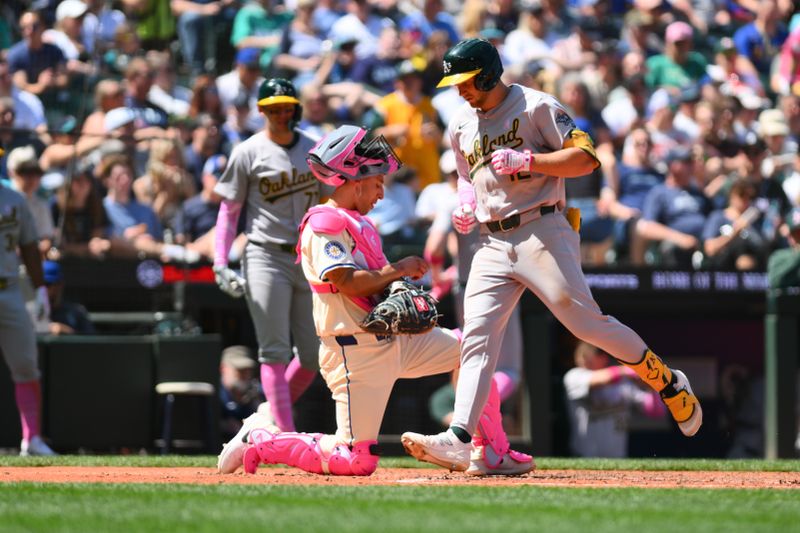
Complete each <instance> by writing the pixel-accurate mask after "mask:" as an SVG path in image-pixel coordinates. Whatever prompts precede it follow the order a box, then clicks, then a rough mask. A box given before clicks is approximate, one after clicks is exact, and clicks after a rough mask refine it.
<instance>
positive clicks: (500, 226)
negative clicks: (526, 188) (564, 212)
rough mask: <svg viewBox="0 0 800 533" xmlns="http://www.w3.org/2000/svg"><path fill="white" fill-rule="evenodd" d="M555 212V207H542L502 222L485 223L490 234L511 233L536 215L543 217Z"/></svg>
mask: <svg viewBox="0 0 800 533" xmlns="http://www.w3.org/2000/svg"><path fill="white" fill-rule="evenodd" d="M555 211H556V206H554V205H543V206H542V207H539V208H534V209H531V210H530V211H525V212H524V213H517V214H516V215H511V216H510V217H507V218H504V219H503V220H493V221H491V222H487V223H486V227H487V228H489V231H491V232H492V233H497V232H498V231H504V232H505V231H511V230H512V229H514V228H516V227H519V225H520V224H522V223H523V222H528V221H531V220H533V219H534V218H537V217H536V215H539V216H541V217H543V216H545V215H549V214H550V213H555Z"/></svg>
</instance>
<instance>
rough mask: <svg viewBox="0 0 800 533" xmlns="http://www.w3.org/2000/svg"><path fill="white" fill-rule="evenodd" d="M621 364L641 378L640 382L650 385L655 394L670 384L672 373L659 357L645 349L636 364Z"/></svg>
mask: <svg viewBox="0 0 800 533" xmlns="http://www.w3.org/2000/svg"><path fill="white" fill-rule="evenodd" d="M621 363H622V364H624V365H625V366H628V367H630V368H632V369H633V371H634V372H636V374H637V375H638V376H639V377H640V378H642V381H644V382H645V383H647V384H648V385H650V387H652V388H653V390H655V391H656V392H662V391H663V390H664V388H666V387H667V386H668V385H670V384H671V383H672V379H673V378H672V371H671V370H670V369H669V367H668V366H667V365H665V364H664V361H662V360H661V358H660V357H659V356H657V355H656V354H654V353H653V352H652V351H651V350H649V349H647V350H645V352H644V356H642V359H641V361H639V362H638V363H626V362H624V361H621Z"/></svg>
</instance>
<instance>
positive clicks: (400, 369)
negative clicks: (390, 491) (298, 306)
mask: <svg viewBox="0 0 800 533" xmlns="http://www.w3.org/2000/svg"><path fill="white" fill-rule="evenodd" d="M366 133H367V132H366V131H365V130H364V129H361V128H358V127H356V126H341V127H339V128H338V129H336V130H334V131H333V132H331V133H329V134H328V135H326V136H325V137H324V138H323V139H322V140H321V141H320V142H319V144H317V146H316V147H315V148H314V150H313V151H312V152H311V153H310V154H309V164H310V166H311V169H312V170H313V172H314V174H315V175H316V176H317V177H318V178H319V179H320V180H321V181H323V182H324V183H326V184H327V185H331V186H334V187H336V190H335V191H334V192H333V195H332V196H331V199H330V200H329V201H328V202H326V203H325V204H324V205H321V206H317V207H314V208H312V209H311V210H310V211H309V213H308V214H307V215H306V217H305V218H304V220H303V222H302V225H301V230H300V232H301V237H300V242H299V243H298V249H299V250H300V254H301V263H302V267H303V272H304V273H305V276H306V278H307V279H308V282H309V283H310V284H311V287H312V291H313V292H314V322H315V325H316V330H317V333H318V334H319V336H320V340H321V346H320V367H321V372H322V375H323V377H324V378H325V381H326V382H327V384H328V387H329V388H330V390H331V393H332V395H333V399H334V401H335V402H336V423H337V431H336V434H335V435H323V434H321V433H315V434H310V433H295V432H278V430H277V428H273V427H270V426H262V427H258V428H256V429H253V430H252V431H250V434H249V436H248V443H249V447H248V449H247V451H246V452H245V454H244V468H245V471H247V472H251V473H253V472H255V471H256V468H257V467H258V465H259V464H260V463H261V462H265V463H268V464H279V463H280V464H287V465H289V466H294V467H297V468H300V469H302V470H305V471H307V472H314V473H318V474H323V473H326V474H333V475H353V476H367V475H370V474H372V472H374V471H375V469H376V468H377V465H378V455H377V454H376V446H377V444H378V441H377V438H378V431H379V430H380V426H381V421H382V419H383V413H384V410H385V409H386V404H387V402H388V400H389V395H390V393H391V391H392V387H393V386H394V383H395V381H396V380H397V379H400V378H417V377H422V376H428V375H433V374H440V373H443V372H449V371H451V370H453V369H454V368H455V367H456V366H458V359H459V352H460V351H459V334H458V332H457V330H455V331H451V330H448V329H443V328H439V327H435V328H433V329H432V330H430V331H428V332H426V333H422V334H419V335H397V336H383V335H375V334H372V333H367V332H365V331H364V330H363V329H361V327H360V325H359V324H360V323H361V321H362V320H363V319H364V317H365V316H366V315H367V313H368V312H369V310H370V309H371V308H372V306H373V305H374V304H375V303H376V302H377V300H376V299H375V298H376V296H377V295H380V293H381V292H382V291H383V290H384V289H385V288H386V287H387V286H388V285H389V284H390V283H392V282H393V281H396V280H399V279H401V278H403V277H405V276H407V277H410V278H412V279H419V278H421V277H422V276H423V275H424V274H425V272H426V271H427V270H428V264H427V263H426V262H425V261H424V260H423V259H422V258H420V257H414V256H411V257H405V258H403V259H401V260H399V261H397V262H395V263H388V261H387V260H386V257H385V256H384V254H383V250H382V249H381V241H380V236H379V235H378V232H377V230H376V229H375V226H374V225H373V224H372V222H371V221H370V220H369V219H368V218H366V217H365V216H364V215H365V214H366V213H368V212H369V211H370V210H371V209H372V207H373V206H374V205H375V203H376V202H377V201H378V200H379V199H380V198H382V197H383V179H384V175H385V174H389V173H391V172H394V171H396V170H397V169H398V168H399V167H400V166H401V165H402V163H401V162H400V161H399V159H397V157H396V156H395V154H394V152H393V151H392V149H391V148H390V147H389V145H388V144H387V143H386V140H385V139H384V138H383V137H376V138H375V139H373V140H371V141H367V140H366V139H365V136H366ZM485 403H486V408H485V409H482V413H481V416H480V420H479V421H478V423H477V425H476V427H477V428H478V429H479V432H480V435H479V436H476V440H475V444H476V447H475V449H474V453H473V455H472V458H471V463H470V465H469V466H470V468H469V470H467V473H468V474H472V475H492V474H506V475H515V474H523V473H526V472H529V471H530V470H532V469H533V467H534V465H533V458H532V457H530V456H528V455H525V454H521V453H518V452H515V451H513V450H511V449H510V447H509V444H508V439H507V437H506V434H505V432H504V431H503V426H502V419H501V415H500V401H499V398H498V393H497V389H496V387H492V388H491V389H490V394H489V401H488V402H485ZM438 464H440V465H442V466H445V467H450V466H451V465H450V463H449V462H448V461H447V460H446V459H445V460H442V461H440V462H439V463H438Z"/></svg>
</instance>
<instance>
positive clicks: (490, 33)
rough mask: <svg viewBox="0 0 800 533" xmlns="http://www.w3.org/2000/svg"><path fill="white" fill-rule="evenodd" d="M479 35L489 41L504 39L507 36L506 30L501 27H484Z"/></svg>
mask: <svg viewBox="0 0 800 533" xmlns="http://www.w3.org/2000/svg"><path fill="white" fill-rule="evenodd" d="M478 36H479V37H480V38H481V39H486V40H487V41H502V40H503V39H505V38H506V32H504V31H503V30H501V29H499V28H484V29H482V30H481V31H480V33H478Z"/></svg>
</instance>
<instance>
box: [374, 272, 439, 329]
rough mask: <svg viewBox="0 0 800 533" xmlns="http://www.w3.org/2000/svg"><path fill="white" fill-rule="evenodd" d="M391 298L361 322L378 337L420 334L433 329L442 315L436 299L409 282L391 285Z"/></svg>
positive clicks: (388, 297) (389, 296)
mask: <svg viewBox="0 0 800 533" xmlns="http://www.w3.org/2000/svg"><path fill="white" fill-rule="evenodd" d="M387 293H388V294H387V296H386V299H384V300H383V301H382V302H380V303H379V304H378V305H376V306H375V307H374V308H373V309H372V311H370V312H369V314H368V315H367V316H366V318H364V320H362V321H361V327H362V328H363V329H364V331H368V332H370V333H376V334H378V335H416V334H419V333H425V332H426V331H429V330H431V329H433V327H434V326H435V325H436V321H437V320H438V319H439V314H438V313H437V312H436V300H434V299H433V297H432V296H431V295H430V294H428V293H427V292H425V291H423V290H422V289H420V288H418V287H416V286H414V285H412V284H411V283H408V282H405V281H395V282H392V284H391V285H389V288H388V289H387Z"/></svg>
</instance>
